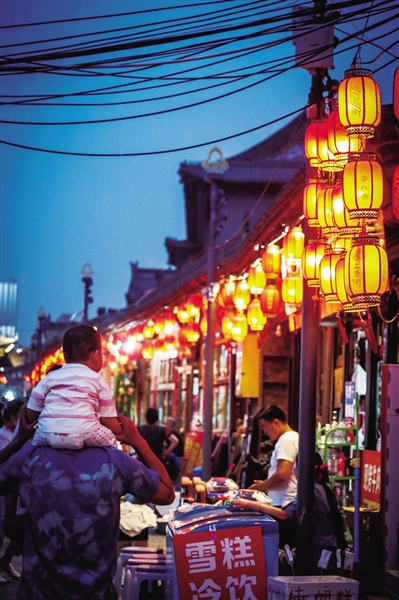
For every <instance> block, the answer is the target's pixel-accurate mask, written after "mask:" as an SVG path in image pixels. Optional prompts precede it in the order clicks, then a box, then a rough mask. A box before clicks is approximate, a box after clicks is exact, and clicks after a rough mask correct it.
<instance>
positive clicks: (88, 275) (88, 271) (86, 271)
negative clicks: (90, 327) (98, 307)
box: [80, 263, 94, 323]
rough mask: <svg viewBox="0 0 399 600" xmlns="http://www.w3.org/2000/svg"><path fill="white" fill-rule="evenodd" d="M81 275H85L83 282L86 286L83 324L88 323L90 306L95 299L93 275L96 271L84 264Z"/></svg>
mask: <svg viewBox="0 0 399 600" xmlns="http://www.w3.org/2000/svg"><path fill="white" fill-rule="evenodd" d="M80 274H81V275H83V277H82V281H83V283H84V285H85V288H84V296H83V323H88V321H89V304H91V303H92V302H93V297H92V295H91V286H92V285H93V279H92V275H93V274H94V271H93V269H92V267H91V264H90V263H86V264H84V265H83V268H82V270H81V272H80Z"/></svg>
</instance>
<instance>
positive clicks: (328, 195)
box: [317, 186, 337, 235]
mask: <svg viewBox="0 0 399 600" xmlns="http://www.w3.org/2000/svg"><path fill="white" fill-rule="evenodd" d="M317 220H318V222H319V224H320V227H321V228H322V229H323V235H330V234H331V233H334V232H335V231H336V229H337V228H336V226H335V223H334V218H333V187H332V186H329V187H325V188H324V189H322V190H321V191H320V192H319V194H318V195H317Z"/></svg>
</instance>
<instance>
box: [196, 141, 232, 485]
mask: <svg viewBox="0 0 399 600" xmlns="http://www.w3.org/2000/svg"><path fill="white" fill-rule="evenodd" d="M214 153H217V154H218V155H219V158H218V159H217V160H216V161H211V156H212V154H214ZM203 166H204V168H205V170H206V171H207V173H208V175H207V176H206V181H207V182H208V183H210V186H211V194H210V217H209V240H208V276H207V292H208V311H207V332H206V340H205V389H204V402H205V406H204V445H203V451H202V452H203V454H202V457H203V460H202V469H203V479H204V481H208V479H210V478H211V477H212V416H213V360H214V350H215V320H216V304H215V300H216V298H215V291H214V287H215V283H216V237H217V234H218V233H219V231H220V229H221V223H220V221H221V220H223V219H224V218H225V215H224V214H222V212H221V207H222V205H223V204H224V201H223V193H222V194H221V193H220V192H221V190H219V189H218V186H217V183H216V182H217V181H218V180H220V179H221V178H222V173H223V172H224V171H225V170H226V169H227V168H228V165H227V162H226V161H225V160H223V157H222V153H221V152H220V150H219V149H218V148H213V149H212V150H211V151H210V153H209V155H208V158H207V159H206V160H205V161H204V163H203Z"/></svg>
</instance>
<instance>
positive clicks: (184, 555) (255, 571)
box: [173, 525, 267, 600]
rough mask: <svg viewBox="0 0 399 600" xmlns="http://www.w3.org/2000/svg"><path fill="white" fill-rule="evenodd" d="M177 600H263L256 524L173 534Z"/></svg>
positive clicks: (259, 532)
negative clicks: (177, 587)
mask: <svg viewBox="0 0 399 600" xmlns="http://www.w3.org/2000/svg"><path fill="white" fill-rule="evenodd" d="M173 545H174V550H175V559H176V569H177V579H178V583H179V595H180V599H181V600H201V599H205V598H206V599H208V600H263V598H265V593H266V592H265V590H266V583H267V576H266V563H265V556H264V550H263V539H262V529H261V527H260V526H259V525H255V526H252V527H242V528H239V529H237V528H236V529H223V530H219V531H216V530H213V531H205V532H201V533H190V534H188V535H175V536H174V538H173Z"/></svg>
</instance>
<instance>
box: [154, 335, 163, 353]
mask: <svg viewBox="0 0 399 600" xmlns="http://www.w3.org/2000/svg"><path fill="white" fill-rule="evenodd" d="M154 344H155V350H156V351H157V352H163V351H164V350H165V338H157V339H156V340H155V342H154Z"/></svg>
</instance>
